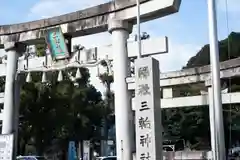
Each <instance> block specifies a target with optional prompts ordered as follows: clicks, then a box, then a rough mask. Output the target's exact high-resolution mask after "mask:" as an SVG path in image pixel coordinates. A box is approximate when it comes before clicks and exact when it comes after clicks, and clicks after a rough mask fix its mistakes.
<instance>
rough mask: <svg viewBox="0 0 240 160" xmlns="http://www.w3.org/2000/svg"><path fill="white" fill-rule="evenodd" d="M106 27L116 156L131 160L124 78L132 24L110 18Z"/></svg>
mask: <svg viewBox="0 0 240 160" xmlns="http://www.w3.org/2000/svg"><path fill="white" fill-rule="evenodd" d="M108 27H109V32H110V33H111V34H112V52H113V68H114V93H115V99H114V105H115V124H116V148H117V157H118V160H132V159H133V155H132V149H133V144H134V143H133V142H134V141H133V118H132V117H133V114H132V108H131V95H130V92H129V91H128V85H127V82H126V78H127V77H128V76H130V72H129V69H128V66H129V65H128V64H129V62H128V52H127V39H128V37H129V33H130V32H131V31H132V25H131V24H129V23H128V22H126V21H122V20H115V19H112V20H111V21H110V23H109V26H108Z"/></svg>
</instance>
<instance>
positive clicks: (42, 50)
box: [36, 43, 47, 57]
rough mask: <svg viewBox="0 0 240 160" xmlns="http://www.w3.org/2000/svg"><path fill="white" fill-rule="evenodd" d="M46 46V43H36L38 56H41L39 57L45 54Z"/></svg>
mask: <svg viewBox="0 0 240 160" xmlns="http://www.w3.org/2000/svg"><path fill="white" fill-rule="evenodd" d="M46 48H47V44H46V43H39V44H36V51H37V56H39V57H42V56H45V54H46Z"/></svg>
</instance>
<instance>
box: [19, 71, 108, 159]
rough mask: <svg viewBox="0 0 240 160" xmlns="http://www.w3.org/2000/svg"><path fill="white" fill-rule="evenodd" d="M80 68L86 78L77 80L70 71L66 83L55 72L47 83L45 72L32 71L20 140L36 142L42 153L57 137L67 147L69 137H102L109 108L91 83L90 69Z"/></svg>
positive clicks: (23, 104)
mask: <svg viewBox="0 0 240 160" xmlns="http://www.w3.org/2000/svg"><path fill="white" fill-rule="evenodd" d="M80 70H81V73H82V76H83V78H82V79H80V80H77V81H76V82H75V83H73V82H72V81H71V80H70V79H69V76H68V74H67V73H66V72H64V80H63V81H62V82H57V81H56V79H57V74H56V73H51V77H52V79H51V80H50V83H47V84H42V83H41V82H40V80H41V74H39V73H35V74H32V77H33V82H32V83H26V84H24V85H23V87H22V90H21V104H20V115H21V119H20V124H21V125H20V126H19V140H20V141H19V143H21V144H22V143H26V144H33V145H34V146H35V147H36V148H37V151H38V153H39V154H41V153H43V152H44V151H45V150H46V149H47V148H49V147H48V146H51V144H52V141H53V140H55V139H57V140H58V141H60V142H61V145H62V148H65V149H67V145H68V141H69V140H75V141H78V140H86V139H99V132H100V129H99V128H100V126H101V123H100V121H101V119H102V118H103V117H104V116H105V115H104V114H106V113H105V107H103V106H104V104H103V101H102V99H101V93H100V92H98V91H97V90H96V89H95V87H93V86H92V85H90V84H89V77H90V74H89V72H88V69H86V68H81V69H80ZM68 72H70V71H68ZM71 73H72V74H74V72H72V71H71ZM76 83H77V84H78V85H77V86H76ZM20 146H21V147H22V148H21V149H20V150H19V151H21V153H19V154H24V153H23V152H24V149H23V148H25V146H22V145H20Z"/></svg>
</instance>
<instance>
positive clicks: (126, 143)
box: [0, 0, 181, 160]
mask: <svg viewBox="0 0 240 160" xmlns="http://www.w3.org/2000/svg"><path fill="white" fill-rule="evenodd" d="M140 3H141V5H140V8H141V22H146V21H150V20H153V19H156V18H161V17H163V16H167V15H170V14H173V13H175V12H177V11H178V9H179V6H180V3H181V0H161V1H159V0H140ZM135 23H136V4H135V0H124V1H121V0H116V1H113V2H108V3H105V4H102V5H99V6H95V7H92V8H88V9H85V10H81V11H77V12H74V13H70V14H66V15H62V16H57V17H53V18H49V19H42V20H38V21H33V22H27V23H21V24H13V25H4V26H0V47H2V48H3V47H4V49H5V51H6V52H7V72H6V85H5V99H4V120H3V128H2V133H3V134H12V133H14V132H15V131H14V121H15V117H16V115H15V114H16V113H15V112H14V110H15V109H16V106H17V105H18V104H17V102H15V98H14V97H15V94H14V93H16V92H15V90H18V87H17V85H16V79H15V78H16V73H17V67H18V65H17V64H18V57H19V56H20V54H21V53H23V52H24V51H25V47H26V45H32V44H37V43H42V42H44V37H45V31H46V30H47V29H49V28H51V27H54V26H60V27H61V29H62V31H63V34H64V36H65V38H66V39H68V40H71V38H74V37H78V36H83V35H88V34H95V33H99V32H104V31H107V30H108V31H109V32H110V33H111V34H112V50H113V53H114V54H113V61H114V77H115V86H116V87H115V116H116V139H117V156H118V158H119V159H121V160H122V159H124V160H131V159H132V147H133V141H132V137H131V135H132V129H133V126H132V115H130V113H131V112H132V109H131V105H130V103H131V102H130V98H131V97H130V95H129V92H128V87H127V83H126V78H127V77H128V76H129V73H128V53H127V45H126V44H127V39H128V36H129V33H131V31H132V25H133V24H135ZM33 65H34V64H33ZM16 95H17V94H16ZM16 99H17V98H16ZM122 153H123V154H122Z"/></svg>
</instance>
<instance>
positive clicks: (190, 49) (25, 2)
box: [0, 0, 240, 86]
mask: <svg viewBox="0 0 240 160" xmlns="http://www.w3.org/2000/svg"><path fill="white" fill-rule="evenodd" d="M105 1H106V0H22V1H20V0H1V5H0V24H9V23H19V22H24V21H30V20H35V19H40V18H46V17H51V16H56V15H59V14H64V13H68V12H72V11H76V10H80V9H83V8H86V7H90V6H94V5H96V4H100V3H103V2H105ZM217 1H218V2H217V3H218V6H217V7H218V8H217V9H218V34H219V39H223V38H225V37H226V36H227V35H228V34H229V32H231V31H235V32H238V31H239V30H240V21H239V15H240V3H239V0H217ZM226 2H227V4H228V14H226V5H225V4H226ZM226 15H228V21H229V31H228V29H227V18H226ZM142 31H145V32H148V33H149V34H150V35H151V37H161V36H167V37H168V38H169V42H170V43H169V50H170V51H169V53H168V54H164V55H160V56H157V57H156V58H158V59H159V61H160V68H161V71H164V72H165V71H172V70H178V69H181V68H182V66H183V65H185V64H186V63H187V60H188V59H189V58H190V57H192V56H194V55H195V54H196V53H197V52H198V50H199V49H200V48H201V47H202V46H203V45H204V44H207V43H208V23H207V0H182V5H181V7H180V11H179V12H178V13H176V14H174V15H170V16H167V17H164V18H162V19H157V20H154V21H150V22H146V23H144V24H142ZM134 32H135V31H134ZM93 39H94V41H93ZM74 43H81V44H82V45H84V46H86V47H92V46H95V45H97V46H99V45H102V44H109V43H111V41H110V34H109V33H101V34H98V35H93V36H87V37H83V38H78V39H75V40H74ZM92 77H93V78H92V82H93V83H94V84H96V85H98V86H99V84H98V83H99V82H97V81H98V80H97V79H96V78H95V76H93V75H92Z"/></svg>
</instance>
